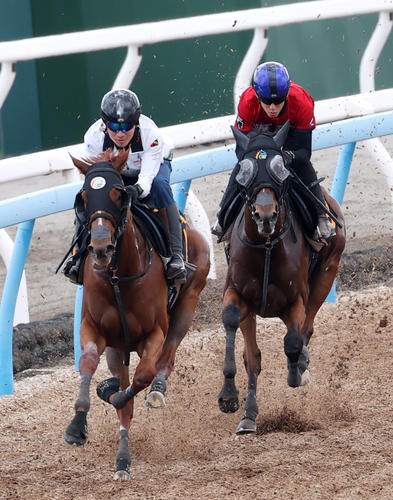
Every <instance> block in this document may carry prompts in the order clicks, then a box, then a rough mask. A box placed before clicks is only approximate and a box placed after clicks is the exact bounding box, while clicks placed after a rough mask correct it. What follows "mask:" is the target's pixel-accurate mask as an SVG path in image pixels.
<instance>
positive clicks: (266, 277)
mask: <svg viewBox="0 0 393 500" xmlns="http://www.w3.org/2000/svg"><path fill="white" fill-rule="evenodd" d="M285 208H286V209H287V206H286V203H285ZM286 214H287V215H286V217H285V223H286V227H285V228H284V230H283V232H282V233H281V234H279V235H278V236H277V237H276V238H274V239H273V240H270V238H269V239H268V241H267V242H266V243H250V242H248V241H247V240H245V239H244V238H243V237H242V235H241V234H240V224H238V226H237V236H238V238H239V240H240V241H241V242H242V243H243V245H245V246H247V247H249V248H257V249H260V250H265V265H264V268H263V282H262V303H261V307H260V315H261V316H263V315H264V313H265V309H266V300H267V287H268V284H269V274H270V258H271V253H272V250H273V248H274V246H275V245H276V244H277V243H279V242H280V241H282V240H283V239H284V238H285V236H286V235H287V233H288V231H289V229H290V228H291V227H292V218H291V217H290V215H288V212H286ZM242 219H244V212H243V214H242ZM240 222H241V221H240Z"/></svg>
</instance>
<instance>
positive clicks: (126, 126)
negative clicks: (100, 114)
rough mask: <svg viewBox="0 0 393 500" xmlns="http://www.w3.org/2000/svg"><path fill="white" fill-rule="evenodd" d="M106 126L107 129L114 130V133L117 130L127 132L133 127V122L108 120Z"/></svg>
mask: <svg viewBox="0 0 393 500" xmlns="http://www.w3.org/2000/svg"><path fill="white" fill-rule="evenodd" d="M106 126H107V127H108V128H109V130H111V131H112V132H115V134H117V133H118V132H123V134H125V133H126V132H129V131H130V130H131V129H132V128H133V127H135V123H127V122H124V123H117V122H108V123H107V125H106Z"/></svg>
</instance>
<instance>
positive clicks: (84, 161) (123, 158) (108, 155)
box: [69, 148, 129, 174]
mask: <svg viewBox="0 0 393 500" xmlns="http://www.w3.org/2000/svg"><path fill="white" fill-rule="evenodd" d="M128 154H129V149H121V150H116V151H114V150H113V149H111V148H108V149H106V150H105V151H103V152H102V153H100V154H99V155H97V156H91V157H89V158H85V157H81V158H75V157H74V156H72V155H71V154H70V153H69V155H70V157H71V160H72V163H73V164H74V165H75V166H76V167H77V168H78V169H79V170H80V171H81V173H82V174H86V172H87V169H88V168H89V167H90V166H91V165H93V164H94V163H98V162H101V161H106V162H109V163H111V164H112V166H113V168H114V169H115V170H117V171H118V172H120V171H121V170H122V169H123V168H124V166H125V164H126V162H127V159H128Z"/></svg>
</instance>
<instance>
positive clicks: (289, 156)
mask: <svg viewBox="0 0 393 500" xmlns="http://www.w3.org/2000/svg"><path fill="white" fill-rule="evenodd" d="M281 154H282V157H283V160H284V165H285V166H286V167H288V166H289V165H290V164H291V163H292V162H293V160H294V159H295V153H294V152H293V151H287V150H285V149H283V150H282V151H281Z"/></svg>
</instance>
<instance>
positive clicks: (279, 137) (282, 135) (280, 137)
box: [273, 120, 291, 148]
mask: <svg viewBox="0 0 393 500" xmlns="http://www.w3.org/2000/svg"><path fill="white" fill-rule="evenodd" d="M290 126H291V122H290V121H289V120H287V121H286V122H285V123H284V125H283V126H282V127H281V128H280V130H279V131H278V132H277V134H276V135H275V136H274V137H273V140H274V142H275V143H276V144H277V146H278V147H279V148H282V147H283V146H284V143H285V141H286V140H287V135H288V132H289V127H290Z"/></svg>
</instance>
